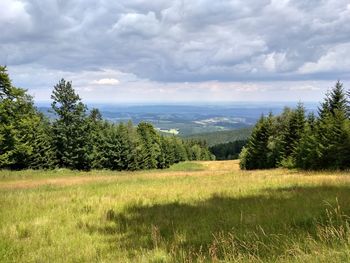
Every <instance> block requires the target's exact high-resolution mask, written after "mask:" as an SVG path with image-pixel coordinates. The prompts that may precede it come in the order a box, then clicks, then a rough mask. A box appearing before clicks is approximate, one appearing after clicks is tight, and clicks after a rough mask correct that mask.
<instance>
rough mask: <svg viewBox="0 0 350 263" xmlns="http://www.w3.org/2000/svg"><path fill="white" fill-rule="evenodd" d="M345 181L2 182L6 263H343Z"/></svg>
mask: <svg viewBox="0 0 350 263" xmlns="http://www.w3.org/2000/svg"><path fill="white" fill-rule="evenodd" d="M349 203H350V176H349V173H346V172H299V171H296V170H285V169H275V170H259V171H241V170H239V168H238V162H237V161H220V162H196V163H195V164H191V163H185V164H179V165H177V166H176V167H173V168H171V169H169V170H164V171H146V172H145V171H143V172H111V171H91V172H76V171H68V170H59V171H47V172H45V171H20V172H8V171H2V172H0V211H1V213H0V261H1V262H212V261H216V262H219V261H222V262H252V261H256V262H261V261H264V262H276V261H279V262H280V261H283V262H312V261H313V262H344V261H349V260H350V234H349V232H350V228H349V220H348V218H349V217H348V216H349V215H350V208H349Z"/></svg>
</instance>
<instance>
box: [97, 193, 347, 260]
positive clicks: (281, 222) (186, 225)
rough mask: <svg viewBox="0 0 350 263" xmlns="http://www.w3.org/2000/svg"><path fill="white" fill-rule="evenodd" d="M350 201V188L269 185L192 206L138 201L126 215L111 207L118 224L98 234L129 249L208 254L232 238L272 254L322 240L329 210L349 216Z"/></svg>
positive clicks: (238, 245) (245, 248)
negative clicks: (321, 231)
mask: <svg viewBox="0 0 350 263" xmlns="http://www.w3.org/2000/svg"><path fill="white" fill-rule="evenodd" d="M349 203H350V187H330V186H322V187H290V188H280V189H274V190H271V189H270V190H269V189H267V190H265V191H264V192H262V193H261V194H260V195H256V196H250V197H243V198H230V197H226V196H220V195H216V196H212V197H211V198H209V199H207V200H204V201H200V202H197V203H193V204H184V203H178V202H174V203H167V204H156V205H152V206H138V205H134V206H130V207H128V208H126V209H125V211H124V212H122V213H115V212H114V211H113V210H110V211H108V213H107V214H106V217H107V219H108V220H110V221H111V222H113V223H114V224H113V226H111V225H109V226H106V227H105V228H102V229H99V232H101V233H103V234H106V235H109V236H110V238H109V240H110V241H113V236H116V235H117V234H118V236H119V238H118V241H117V240H114V241H113V242H118V243H119V245H122V246H123V247H125V248H126V249H127V250H128V251H135V249H136V250H138V249H141V248H143V249H155V248H158V247H161V248H162V249H165V250H166V251H168V252H169V251H170V252H171V251H173V252H172V253H175V254H176V253H178V252H179V251H189V250H192V251H195V252H196V253H197V252H198V251H204V253H208V254H210V253H212V252H210V251H211V250H212V247H213V244H215V242H216V243H220V242H224V243H225V242H229V243H231V244H230V246H231V248H230V249H236V250H238V251H239V252H240V253H243V254H244V253H255V255H257V254H258V256H259V257H271V256H274V255H275V256H278V255H280V254H282V253H285V251H286V250H288V249H290V246H291V245H292V244H295V243H293V242H299V243H300V242H301V243H303V240H306V238H307V237H311V238H313V239H314V240H316V242H318V238H319V237H318V235H317V229H318V227H319V226H320V224H321V225H326V224H328V223H329V221H327V213H326V211H327V210H329V211H333V210H334V209H336V208H337V207H338V206H340V207H341V208H342V213H343V214H346V215H350V207H349ZM120 236H121V237H122V238H121V239H120ZM120 242H121V243H120ZM217 250H219V249H218V248H217ZM223 250H225V248H223ZM200 253H202V252H200ZM216 253H218V254H220V253H221V254H222V253H225V252H224V251H221V252H220V251H219V252H216ZM219 257H222V255H221V256H219Z"/></svg>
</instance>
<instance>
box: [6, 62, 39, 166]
mask: <svg viewBox="0 0 350 263" xmlns="http://www.w3.org/2000/svg"><path fill="white" fill-rule="evenodd" d="M39 124H40V117H39V116H38V112H37V110H36V109H35V107H34V104H33V100H32V97H31V96H29V95H28V94H27V93H26V90H24V89H20V88H16V87H13V86H12V83H11V80H10V78H9V76H8V73H7V69H6V67H3V66H0V168H10V169H23V168H27V167H28V163H29V159H30V156H31V154H32V152H33V143H34V135H35V129H36V127H37V126H38V125H39Z"/></svg>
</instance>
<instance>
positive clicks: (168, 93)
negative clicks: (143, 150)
mask: <svg viewBox="0 0 350 263" xmlns="http://www.w3.org/2000/svg"><path fill="white" fill-rule="evenodd" d="M349 25H350V1H349V0H308V1H305V0H215V1H212V0H172V1H169V0H118V1H111V0H0V32H1V33H0V65H7V67H8V71H9V73H10V77H11V79H12V80H13V84H14V85H16V86H18V87H21V88H25V89H28V92H29V93H30V94H32V95H33V96H34V98H35V100H36V101H48V100H50V94H51V92H52V89H53V87H54V85H55V84H56V83H57V82H58V81H59V80H60V79H61V78H64V79H66V80H69V81H72V83H73V87H74V88H75V89H76V91H77V92H78V93H79V94H80V96H81V97H82V98H83V100H84V101H89V102H108V103H129V102H130V103H131V102H141V103H142V102H145V103H146V102H147V103H149V102H157V103H163V102H188V103H190V102H216V101H217V102H230V101H260V102H261V101H319V100H321V99H322V98H323V97H324V94H325V93H326V91H327V90H328V89H329V88H331V87H332V86H333V85H334V83H335V82H336V81H337V80H340V81H342V82H343V83H344V86H345V87H350V26H349Z"/></svg>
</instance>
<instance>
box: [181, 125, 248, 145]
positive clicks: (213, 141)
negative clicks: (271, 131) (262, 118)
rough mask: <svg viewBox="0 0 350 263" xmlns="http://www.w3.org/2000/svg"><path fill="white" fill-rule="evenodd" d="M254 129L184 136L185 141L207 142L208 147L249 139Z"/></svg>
mask: <svg viewBox="0 0 350 263" xmlns="http://www.w3.org/2000/svg"><path fill="white" fill-rule="evenodd" d="M251 131H252V128H242V129H237V130H230V131H217V132H207V133H199V134H193V135H188V136H184V138H185V139H195V140H205V141H207V143H208V146H214V145H217V144H221V143H227V142H233V141H238V140H246V139H248V137H249V135H250V133H251Z"/></svg>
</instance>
